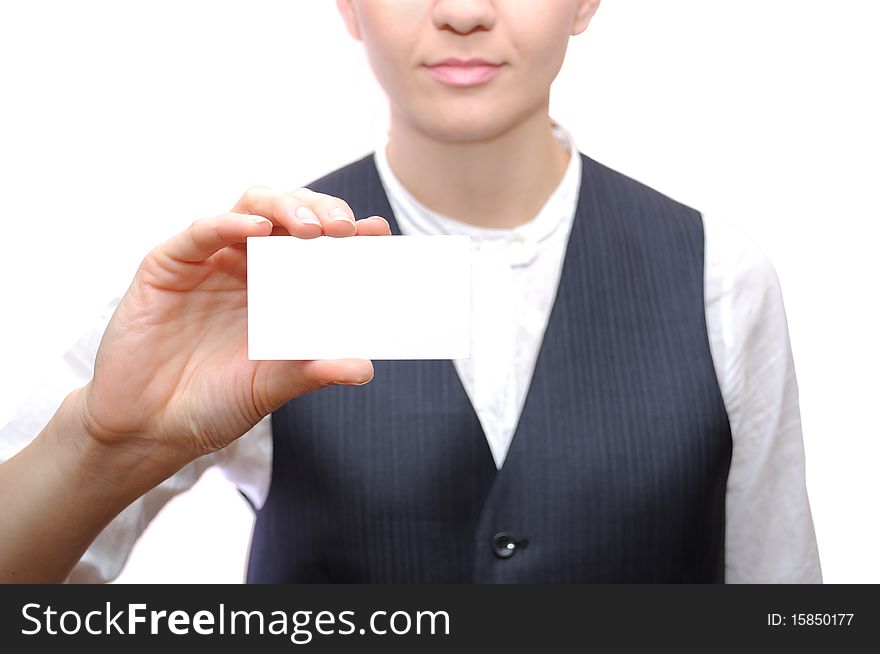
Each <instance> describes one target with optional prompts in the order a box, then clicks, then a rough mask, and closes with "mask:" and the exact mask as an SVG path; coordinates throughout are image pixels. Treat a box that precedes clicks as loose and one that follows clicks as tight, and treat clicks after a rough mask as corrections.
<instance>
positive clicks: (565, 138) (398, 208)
mask: <svg viewBox="0 0 880 654" xmlns="http://www.w3.org/2000/svg"><path fill="white" fill-rule="evenodd" d="M551 126H552V132H553V136H554V137H555V138H556V139H557V140H558V141H559V142H560V143H562V145H564V146H565V147H566V149H567V150H568V151H569V153H570V154H571V156H570V157H569V161H568V167H567V168H566V171H565V174H564V175H563V177H562V180H561V181H560V183H559V185H558V186H557V187H556V189H555V190H554V191H553V193H552V194H551V195H550V197H549V198H548V199H547V202H545V204H544V206H543V207H542V208H541V210H540V211H539V212H538V214H537V215H536V216H535V217H534V218H533V219H532V220H530V221H529V222H527V223H524V224H522V225H519V226H517V227H514V228H510V229H503V228H502V229H499V228H490V227H477V226H475V225H470V224H468V223H465V222H461V221H459V220H456V219H454V218H450V217H449V216H444V215H442V214H440V213H437V212H436V211H432V210H430V209H428V208H427V207H426V206H425V205H423V204H422V203H421V202H419V201H418V200H417V199H416V198H415V197H413V195H412V194H411V193H410V192H409V191H408V190H407V189H406V188H404V186H403V184H401V182H400V180H399V179H397V177H396V176H395V174H394V172H393V171H392V170H391V167H390V166H389V164H388V159H387V156H386V153H385V148H386V146H387V145H388V134H387V132H385V133H383V134H382V135H381V136H380V138H379V139H378V144H377V146H376V149H375V152H374V158H375V163H376V169H377V170H378V172H379V178H380V179H381V181H382V185H383V186H384V187H385V192H386V195H387V196H388V200H389V202H390V203H391V208H392V209H393V211H394V217H395V218H396V219H397V222H398V225H400V229H401V232H402V233H403V234H427V235H432V234H454V235H465V236H471V237H472V238H473V240H475V241H494V240H500V241H506V242H510V241H511V240H512V239H515V240H517V241H520V242H521V243H524V244H525V245H526V246H527V247H530V248H535V247H536V246H537V245H538V243H539V242H541V241H543V240H545V239H547V238H548V237H549V236H551V235H552V234H553V233H555V232H556V231H557V230H558V229H559V228H560V227H561V226H563V225H567V224H569V223H570V222H571V221H572V220H573V219H574V212H575V207H576V204H577V199H578V193H579V190H580V182H581V158H580V152H579V150H578V149H577V146H576V144H575V142H574V138H573V137H572V135H571V134H570V133H569V132H568V130H566V129H565V128H564V127H562V126H561V125H559V124H558V123H557V122H556V121H554V120H552V119H551Z"/></svg>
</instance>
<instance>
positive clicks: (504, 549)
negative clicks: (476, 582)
mask: <svg viewBox="0 0 880 654" xmlns="http://www.w3.org/2000/svg"><path fill="white" fill-rule="evenodd" d="M527 543H528V541H527V540H526V539H525V538H517V537H516V536H514V535H513V534H511V533H509V532H507V531H499V532H498V533H497V534H495V535H494V536H493V537H492V551H493V552H494V553H495V556H497V557H498V558H499V559H509V558H510V557H511V556H513V555H514V554H516V551H517V550H518V549H520V548H522V547H525V546H526V544H527Z"/></svg>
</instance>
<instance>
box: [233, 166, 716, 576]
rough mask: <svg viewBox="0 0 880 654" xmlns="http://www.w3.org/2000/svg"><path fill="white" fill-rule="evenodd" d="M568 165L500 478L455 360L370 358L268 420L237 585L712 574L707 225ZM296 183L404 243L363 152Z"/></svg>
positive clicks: (712, 382)
mask: <svg viewBox="0 0 880 654" xmlns="http://www.w3.org/2000/svg"><path fill="white" fill-rule="evenodd" d="M580 156H581V158H582V163H583V174H582V178H581V189H580V196H579V199H578V204H577V210H576V214H575V218H574V222H573V224H572V228H571V234H570V237H569V242H568V246H567V250H566V254H565V260H564V265H563V269H562V274H561V279H560V282H559V288H558V291H557V295H556V300H555V304H554V306H553V308H552V311H551V314H550V318H549V322H548V325H547V329H546V332H545V334H544V339H543V343H542V345H541V349H540V351H539V354H538V359H537V363H536V368H535V372H534V374H533V377H532V381H531V386H530V388H529V391H528V395H527V397H526V401H525V405H524V407H523V411H522V415H521V417H520V420H519V424H518V425H517V427H516V431H515V433H514V437H513V441H512V442H511V446H510V450H509V451H508V454H507V458H506V459H505V461H504V464H503V467H502V468H501V470H497V471H496V468H495V464H494V461H493V459H492V455H491V452H490V450H489V446H488V444H487V442H486V438H485V436H484V433H483V430H482V427H481V425H480V421H479V419H478V417H477V415H476V414H475V412H474V410H473V407H472V405H471V403H470V400H469V398H468V396H467V393H466V391H465V389H464V387H463V385H462V383H461V380H460V379H459V377H458V374H457V372H456V370H455V366H454V365H453V362H452V361H450V360H413V361H384V360H376V361H374V362H373V365H374V370H375V376H374V378H373V380H372V381H371V382H370V383H369V384H367V385H365V386H362V387H356V386H355V387H348V386H333V387H329V388H326V389H322V390H319V391H315V392H313V393H309V394H307V395H304V396H302V397H299V398H296V399H294V400H292V401H291V402H289V403H288V404H286V405H285V406H283V407H281V408H280V409H279V410H277V411H276V412H274V413H273V414H272V431H273V442H274V453H273V465H272V483H271V487H270V491H269V495H268V498H267V500H266V502H265V504H264V505H263V507H262V508H261V509H260V510H259V511H257V512H256V522H255V525H254V532H253V537H252V541H251V552H250V560H249V565H248V573H247V581H248V582H250V583H283V582H505V583H506V582H603V583H605V582H723V581H724V523H725V514H724V510H725V490H726V485H727V475H728V470H729V466H730V455H731V437H730V427H729V424H728V419H727V413H726V411H725V407H724V404H723V400H722V397H721V392H720V389H719V387H718V382H717V379H716V374H715V369H714V365H713V361H712V357H711V352H710V350H709V340H708V333H707V327H706V318H705V305H704V296H703V267H704V266H703V227H702V220H701V217H700V215H699V214H698V213H697V212H696V211H694V210H693V209H690V208H688V207H686V206H684V205H681V204H679V203H677V202H675V201H673V200H671V199H669V198H667V197H665V196H663V195H661V194H659V193H657V192H656V191H653V190H651V189H650V188H648V187H646V186H644V185H642V184H640V183H638V182H636V181H634V180H632V179H629V178H628V177H625V176H623V175H621V174H620V173H617V172H615V171H613V170H611V169H609V168H607V167H605V166H603V165H601V164H599V163H597V162H595V161H593V160H592V159H590V158H589V157H586V156H585V155H583V154H580ZM308 187H309V188H311V189H312V190H315V191H319V192H322V193H328V194H330V195H334V196H337V197H340V198H342V199H344V200H346V201H347V202H348V203H349V204H350V205H351V207H352V209H353V210H354V212H355V215H356V216H358V217H359V218H361V217H366V216H370V215H380V216H383V217H385V218H387V219H388V221H389V222H390V223H391V230H392V233H394V234H400V229H399V227H398V225H397V222H396V220H395V219H394V216H393V213H392V210H391V207H390V205H389V202H388V198H387V196H386V195H385V191H384V188H383V186H382V184H381V181H380V178H379V176H378V173H377V171H376V168H375V164H374V160H373V157H372V154H370V155H367V156H366V157H364V158H362V159H360V160H358V161H355V162H353V163H351V164H349V165H347V166H345V167H343V168H341V169H339V170H337V171H335V172H333V173H330V174H329V175H326V176H324V177H322V178H321V179H319V180H316V181H315V182H313V183H312V184H309V185H308ZM401 274H405V271H401ZM364 275H365V276H368V275H369V271H364ZM372 281H373V282H374V283H378V284H383V285H391V286H393V285H394V283H395V280H394V279H378V280H372ZM351 329H352V333H353V334H356V333H357V330H358V326H357V325H356V324H353V325H352V326H351Z"/></svg>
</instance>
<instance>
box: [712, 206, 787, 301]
mask: <svg viewBox="0 0 880 654" xmlns="http://www.w3.org/2000/svg"><path fill="white" fill-rule="evenodd" d="M703 226H704V227H703V229H704V233H705V244H706V245H705V248H706V270H705V274H706V302H707V304H708V303H711V302H715V301H720V300H721V299H722V298H725V297H727V298H729V299H730V300H732V301H733V300H738V303H742V302H743V301H748V302H749V303H751V304H753V305H754V304H756V303H757V304H765V303H766V302H767V301H769V300H779V301H781V291H780V287H779V277H778V275H777V272H776V268H775V267H774V265H773V263H772V261H771V260H770V258H769V257H768V256H767V254H766V252H765V251H764V250H763V249H762V248H761V247H760V246H759V245H758V244H757V243H756V242H755V241H754V240H753V239H752V238H751V237H750V236H749V235H748V234H747V233H746V232H745V231H743V230H742V229H741V228H740V227H737V226H735V225H733V224H731V223H729V222H726V221H723V220H720V219H718V218H715V217H712V216H710V215H704V216H703Z"/></svg>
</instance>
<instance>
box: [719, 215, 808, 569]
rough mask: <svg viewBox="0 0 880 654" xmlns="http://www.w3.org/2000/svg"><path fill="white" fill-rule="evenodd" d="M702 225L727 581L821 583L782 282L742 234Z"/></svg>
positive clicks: (726, 227)
mask: <svg viewBox="0 0 880 654" xmlns="http://www.w3.org/2000/svg"><path fill="white" fill-rule="evenodd" d="M704 225H705V228H706V229H705V232H706V278H705V289H706V320H707V326H708V328H709V340H710V346H711V350H712V356H713V360H714V362H715V369H716V372H717V375H718V381H719V385H720V387H721V393H722V396H723V398H724V403H725V406H726V409H727V414H728V418H729V421H730V429H731V436H732V444H733V451H732V458H731V464H730V473H729V476H728V482H727V496H726V527H725V534H726V535H725V581H726V582H727V583H822V573H821V568H820V564H819V553H818V548H817V543H816V534H815V530H814V526H813V520H812V515H811V512H810V503H809V499H808V495H807V487H806V475H805V460H804V445H803V435H802V431H801V419H800V408H799V405H798V386H797V379H796V376H795V369H794V361H793V358H792V352H791V343H790V340H789V335H788V324H787V321H786V316H785V309H784V306H783V301H782V292H781V289H780V285H779V280H778V277H777V275H776V271H775V269H774V268H773V265H772V264H771V263H770V261H769V259H768V258H767V257H766V255H765V254H764V253H763V252H762V251H761V250H760V249H759V248H758V246H757V245H755V243H754V242H753V241H751V240H750V239H749V238H748V237H747V236H745V234H743V233H742V232H741V231H740V230H738V229H736V228H734V227H733V226H732V225H728V224H726V223H723V222H720V221H714V220H704Z"/></svg>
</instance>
